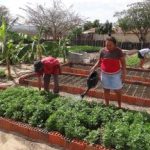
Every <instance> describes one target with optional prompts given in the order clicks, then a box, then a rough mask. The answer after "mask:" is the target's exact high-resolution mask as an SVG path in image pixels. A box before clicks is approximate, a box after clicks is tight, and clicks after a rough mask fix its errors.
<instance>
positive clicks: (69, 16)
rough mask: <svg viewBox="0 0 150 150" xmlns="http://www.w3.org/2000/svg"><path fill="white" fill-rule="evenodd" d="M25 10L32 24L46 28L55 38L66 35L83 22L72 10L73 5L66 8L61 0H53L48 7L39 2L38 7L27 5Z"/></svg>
mask: <svg viewBox="0 0 150 150" xmlns="http://www.w3.org/2000/svg"><path fill="white" fill-rule="evenodd" d="M23 10H24V11H25V12H26V14H27V16H28V22H29V23H30V24H32V25H35V26H37V27H38V28H39V29H41V28H42V29H43V31H44V30H46V32H47V33H49V34H50V35H51V36H52V37H53V39H54V40H58V39H59V38H61V37H64V36H65V35H67V34H68V32H69V31H70V30H72V29H73V28H75V27H76V26H78V25H80V24H81V22H82V19H81V18H80V17H79V15H78V14H77V13H75V12H74V11H72V7H69V8H66V7H65V6H64V4H63V3H62V2H61V0H53V2H52V5H51V6H50V7H47V8H46V7H44V6H42V5H38V4H37V7H36V8H33V7H31V6H29V5H26V8H24V9H23Z"/></svg>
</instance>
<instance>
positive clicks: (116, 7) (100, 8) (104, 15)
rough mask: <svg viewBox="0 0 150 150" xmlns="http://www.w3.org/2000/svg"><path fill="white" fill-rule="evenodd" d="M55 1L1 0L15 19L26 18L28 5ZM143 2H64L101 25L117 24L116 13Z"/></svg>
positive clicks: (93, 0)
mask: <svg viewBox="0 0 150 150" xmlns="http://www.w3.org/2000/svg"><path fill="white" fill-rule="evenodd" d="M52 1H53V0H0V5H5V6H6V7H7V8H8V9H9V10H10V14H11V15H12V16H13V17H17V16H20V15H21V16H25V14H24V11H22V10H21V9H20V8H24V6H25V5H26V4H27V3H32V4H33V6H36V4H42V5H45V6H48V5H50V3H51V2H52ZM139 1H143V0H62V2H63V3H64V5H65V6H66V7H69V6H71V5H73V10H74V11H75V12H76V13H78V14H79V15H80V16H82V17H83V18H85V19H86V20H90V21H93V20H95V19H99V20H100V22H101V23H104V22H105V21H106V20H109V21H110V22H116V21H117V18H116V17H113V15H114V13H115V12H118V11H122V10H124V9H126V8H127V5H128V4H131V3H134V2H139Z"/></svg>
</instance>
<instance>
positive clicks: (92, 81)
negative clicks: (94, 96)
mask: <svg viewBox="0 0 150 150" xmlns="http://www.w3.org/2000/svg"><path fill="white" fill-rule="evenodd" d="M98 80H99V77H98V73H97V71H94V72H92V73H91V74H90V75H89V76H88V78H87V89H86V91H85V92H83V93H82V94H81V97H82V98H83V97H84V96H85V95H86V94H87V92H88V91H89V90H90V89H91V88H94V87H95V86H96V85H97V83H98Z"/></svg>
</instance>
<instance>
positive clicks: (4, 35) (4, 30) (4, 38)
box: [0, 18, 11, 78]
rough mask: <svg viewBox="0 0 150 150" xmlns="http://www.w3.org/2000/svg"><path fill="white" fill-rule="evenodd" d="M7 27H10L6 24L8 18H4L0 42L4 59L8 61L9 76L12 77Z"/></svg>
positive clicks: (0, 28)
mask: <svg viewBox="0 0 150 150" xmlns="http://www.w3.org/2000/svg"><path fill="white" fill-rule="evenodd" d="M7 29H8V25H7V24H6V20H5V19H4V18H2V25H1V27H0V42H1V47H2V56H3V59H4V60H5V61H6V68H7V72H8V78H11V68H10V50H9V48H8V46H7V42H8V39H7V36H8V35H7Z"/></svg>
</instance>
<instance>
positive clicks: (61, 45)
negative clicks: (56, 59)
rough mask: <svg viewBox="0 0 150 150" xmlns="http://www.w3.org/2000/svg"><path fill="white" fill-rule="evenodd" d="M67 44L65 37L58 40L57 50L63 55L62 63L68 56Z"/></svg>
mask: <svg viewBox="0 0 150 150" xmlns="http://www.w3.org/2000/svg"><path fill="white" fill-rule="evenodd" d="M68 43H69V39H68V38H67V37H64V38H60V39H59V43H58V47H59V50H60V51H61V53H62V55H63V61H64V62H66V57H67V55H68V48H67V44H68Z"/></svg>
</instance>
